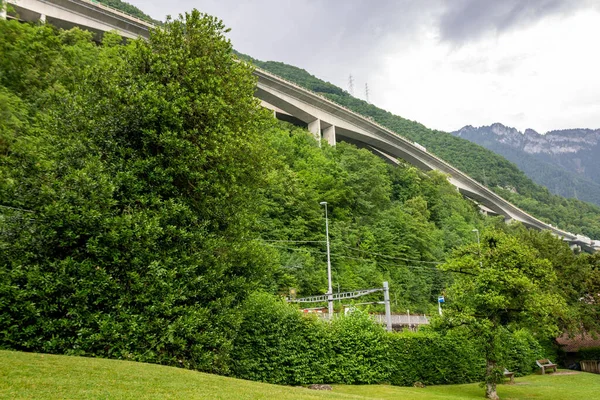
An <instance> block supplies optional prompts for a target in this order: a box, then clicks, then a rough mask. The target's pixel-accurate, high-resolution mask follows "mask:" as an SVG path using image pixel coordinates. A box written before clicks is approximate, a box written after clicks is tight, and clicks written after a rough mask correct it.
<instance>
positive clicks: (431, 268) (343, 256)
mask: <svg viewBox="0 0 600 400" xmlns="http://www.w3.org/2000/svg"><path fill="white" fill-rule="evenodd" d="M267 246H269V247H273V248H276V249H283V250H291V251H305V252H308V253H314V254H323V255H326V254H327V253H326V252H324V251H319V250H315V249H307V248H295V247H286V246H275V245H271V244H267ZM330 255H331V256H332V257H336V258H345V259H348V260H356V261H371V262H376V263H378V264H379V265H381V266H389V267H401V268H402V267H404V268H409V269H421V270H426V271H430V272H434V271H439V272H455V271H444V270H440V269H438V268H436V267H434V266H425V265H403V264H392V263H386V262H381V261H377V260H373V259H369V258H358V257H350V256H345V255H342V254H336V253H330Z"/></svg>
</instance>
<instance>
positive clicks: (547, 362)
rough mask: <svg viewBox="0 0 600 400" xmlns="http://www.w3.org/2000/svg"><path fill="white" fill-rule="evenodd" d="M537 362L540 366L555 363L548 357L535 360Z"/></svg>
mask: <svg viewBox="0 0 600 400" xmlns="http://www.w3.org/2000/svg"><path fill="white" fill-rule="evenodd" d="M535 363H536V364H537V365H539V366H540V367H541V366H543V365H554V363H553V362H552V361H550V360H548V359H547V358H544V359H541V360H535Z"/></svg>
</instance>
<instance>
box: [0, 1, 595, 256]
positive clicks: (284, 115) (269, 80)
mask: <svg viewBox="0 0 600 400" xmlns="http://www.w3.org/2000/svg"><path fill="white" fill-rule="evenodd" d="M7 2H8V3H9V4H10V5H11V6H13V8H14V9H15V10H16V12H17V14H18V18H19V19H21V20H24V21H41V22H50V23H52V24H53V25H56V26H58V27H62V28H65V29H68V28H71V27H73V26H78V27H81V28H83V29H88V30H91V31H93V32H96V33H99V34H100V33H102V32H106V31H109V30H114V31H117V32H118V33H119V34H121V35H122V36H123V37H127V38H137V37H143V38H148V37H149V30H150V28H153V25H152V24H150V23H148V22H146V21H142V20H140V19H138V18H136V17H134V16H131V15H128V14H126V13H123V12H121V11H119V10H115V9H112V8H110V7H107V6H104V5H102V4H99V3H97V2H96V1H91V0H8V1H7ZM4 16H6V14H5V13H4ZM0 17H2V13H0ZM8 17H9V18H10V17H11V15H9V16H8ZM14 17H17V16H16V15H15V16H13V18H14ZM254 74H255V75H256V76H257V78H258V83H257V88H256V97H257V98H259V99H260V100H261V102H262V104H263V106H265V107H267V108H269V109H271V110H273V111H274V115H275V116H276V117H278V118H281V119H284V120H294V121H297V122H300V123H302V124H305V125H306V126H307V128H308V129H309V131H311V132H312V133H313V134H314V135H315V137H316V138H317V140H319V141H320V140H324V141H327V142H328V143H330V144H331V145H335V143H336V142H338V141H348V142H351V143H354V144H356V145H358V146H362V147H367V148H369V149H371V150H372V151H373V152H375V153H376V154H379V155H380V156H382V157H384V158H385V159H387V160H388V161H389V162H393V163H397V162H398V161H397V159H399V158H400V159H403V160H405V161H407V162H408V163H410V164H412V165H414V166H416V167H417V168H420V169H421V170H424V171H430V170H437V171H441V172H442V173H444V174H446V175H447V176H448V179H449V181H450V183H452V184H453V185H454V186H455V187H456V188H457V189H458V190H459V191H460V193H462V194H463V195H464V196H466V197H468V198H470V199H472V200H474V201H475V202H477V203H478V204H479V205H480V207H481V208H482V209H483V210H485V211H486V212H488V213H491V214H497V215H502V216H504V217H505V219H506V220H507V221H510V220H516V221H520V222H522V223H523V224H524V225H525V226H527V227H530V228H534V229H539V230H550V231H551V232H553V233H554V234H555V235H556V236H558V237H561V238H563V239H564V240H565V241H568V242H569V243H570V245H571V246H573V247H577V246H578V247H581V248H582V249H583V250H585V251H589V252H591V251H596V250H600V241H595V240H591V239H590V238H588V237H586V236H582V235H576V234H573V233H570V232H566V231H563V230H561V229H558V228H556V227H554V226H552V225H549V224H546V223H544V222H542V221H540V220H539V219H537V218H535V217H533V216H531V215H529V214H528V213H526V212H525V211H523V210H521V209H519V208H518V207H516V206H514V205H513V204H511V203H510V202H508V201H507V200H505V199H503V198H502V197H500V196H499V195H497V194H496V193H494V192H492V191H491V190H490V189H488V188H487V187H485V186H483V185H481V184H480V183H479V182H477V181H475V180H474V179H472V178H471V177H469V176H468V175H467V174H465V173H463V172H461V171H459V170H458V169H456V168H454V167H453V166H451V165H450V164H448V163H447V162H445V161H443V160H441V159H440V158H438V157H436V156H435V155H433V154H431V153H429V152H428V151H427V149H426V148H425V147H423V146H421V145H419V144H418V143H415V142H412V141H410V140H408V139H406V138H404V137H402V136H400V135H398V134H397V133H395V132H392V131H391V130H389V129H387V128H386V127H384V126H382V125H379V124H377V123H376V122H375V121H373V120H372V119H369V118H366V117H364V116H361V115H359V114H357V113H355V112H353V111H351V110H350V109H348V108H346V107H343V106H341V105H339V104H337V103H334V102H332V101H331V100H328V99H327V98H325V97H323V96H321V95H319V94H317V93H314V92H311V91H309V90H307V89H305V88H302V87H300V86H298V85H296V84H294V83H292V82H289V81H287V80H285V79H283V78H281V77H278V76H276V75H273V74H271V73H269V72H267V71H263V70H261V69H256V70H255V72H254Z"/></svg>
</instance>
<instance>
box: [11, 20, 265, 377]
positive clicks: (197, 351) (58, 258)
mask: <svg viewBox="0 0 600 400" xmlns="http://www.w3.org/2000/svg"><path fill="white" fill-rule="evenodd" d="M0 32H1V34H0V35H1V36H0V37H1V39H0V46H2V50H0V51H1V52H2V57H0V63H2V64H1V65H2V73H0V83H1V84H2V85H3V86H5V87H6V88H7V91H9V92H12V94H8V93H6V91H5V90H2V91H0V96H1V98H2V99H7V103H6V104H5V103H3V105H2V107H0V110H1V112H2V113H3V114H6V115H7V116H8V117H10V118H8V119H7V120H3V121H2V122H0V134H1V135H2V138H0V143H1V144H0V146H2V148H3V152H2V154H1V155H0V177H1V178H2V179H1V182H0V185H1V186H0V188H1V189H2V190H1V192H0V199H1V200H2V204H3V205H4V206H8V207H13V208H20V209H25V210H30V211H32V213H29V212H26V211H18V210H13V211H14V212H13V211H10V213H11V214H9V213H8V212H4V211H3V212H2V219H0V223H1V224H2V225H1V227H0V228H1V229H2V233H3V234H2V235H1V236H0V248H2V251H1V252H0V346H2V347H8V348H13V349H21V350H29V351H43V352H51V353H70V354H85V355H95V356H104V357H112V358H127V359H133V360H138V361H149V362H157V363H164V364H171V365H178V366H184V367H188V368H194V369H200V370H207V371H215V372H224V371H226V370H227V368H228V365H229V364H228V357H229V356H228V354H229V351H230V349H231V341H232V337H233V335H234V333H235V331H236V328H237V324H238V321H239V319H238V315H237V312H236V308H237V305H238V304H240V303H241V301H242V300H243V299H244V298H245V297H246V295H247V294H248V292H249V291H250V290H251V289H254V288H255V287H256V286H259V285H262V284H263V282H264V281H265V280H270V276H271V265H272V262H273V260H272V259H271V258H270V254H271V253H270V252H269V251H268V249H264V248H263V247H261V246H259V245H258V244H257V243H255V242H253V241H249V240H248V239H249V238H252V237H253V236H254V235H253V232H254V230H255V229H256V220H257V217H258V212H259V211H260V207H258V206H257V205H258V204H259V203H260V197H257V196H255V195H254V194H255V193H256V191H257V190H258V189H259V188H261V187H262V186H263V185H264V184H266V182H265V181H264V179H263V176H264V175H265V172H266V171H267V170H268V169H269V163H268V155H269V151H268V149H267V148H266V147H265V141H264V140H263V132H264V130H265V127H268V126H270V118H269V115H268V113H266V112H264V111H262V110H261V109H260V107H259V104H258V101H257V100H256V99H255V98H254V96H253V94H254V88H255V78H254V77H253V76H252V73H251V72H252V71H251V67H250V66H248V65H247V64H245V63H239V62H236V61H235V60H234V58H233V57H232V53H231V52H232V49H231V44H230V42H229V41H228V40H227V39H226V38H225V32H226V29H225V27H224V26H223V24H222V22H221V21H219V20H217V19H216V18H213V17H210V16H206V15H203V14H201V13H199V12H198V11H193V12H191V13H190V14H186V15H185V16H184V17H181V18H180V19H177V20H174V21H169V22H168V23H167V24H166V25H165V26H164V27H163V28H162V29H159V30H156V31H154V32H152V34H151V37H150V40H149V41H147V42H145V41H142V40H139V41H132V42H129V43H128V44H126V45H123V44H121V43H120V41H118V42H117V41H115V40H114V37H112V36H110V35H108V36H107V38H106V40H105V42H104V43H103V45H102V46H96V45H94V44H93V42H91V36H90V35H88V34H80V33H81V31H78V30H75V31H67V32H59V31H56V30H54V29H52V28H51V27H47V26H30V25H21V24H19V23H18V22H11V21H8V22H7V21H0ZM36 48H39V50H38V51H37V52H36V51H35V49H36ZM23 53H25V54H23ZM21 55H23V56H24V57H23V58H22V61H18V60H20V59H21ZM62 67H65V68H66V69H65V70H64V71H63V68H62ZM28 83H32V84H33V85H32V86H28ZM15 96H18V97H20V98H21V99H22V101H23V102H25V103H26V106H24V107H23V108H24V110H25V111H28V110H30V112H25V113H24V115H23V116H21V114H22V113H18V112H16V111H15V109H16V108H19V107H20V106H19V102H18V101H17V100H16V99H15V98H14V97H15ZM41 99H43V101H41ZM22 119H25V121H26V122H27V124H25V126H21V125H23V124H21V125H20V121H21V120H22ZM13 127H15V128H17V129H12V128H13ZM19 127H21V128H22V129H21V128H19ZM7 147H8V149H7ZM10 210H12V209H10ZM15 213H16V214H15Z"/></svg>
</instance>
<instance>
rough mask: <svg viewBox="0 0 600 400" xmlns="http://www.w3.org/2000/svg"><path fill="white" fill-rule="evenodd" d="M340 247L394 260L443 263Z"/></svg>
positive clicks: (441, 262)
mask: <svg viewBox="0 0 600 400" xmlns="http://www.w3.org/2000/svg"><path fill="white" fill-rule="evenodd" d="M342 247H345V248H348V249H350V250H354V251H359V252H361V253H366V254H372V255H374V256H377V257H384V258H390V259H394V260H401V261H409V262H420V263H424V264H444V262H443V261H424V260H415V259H411V258H404V257H394V256H388V255H385V254H380V253H373V252H370V251H366V250H362V249H357V248H354V247H351V246H345V245H342Z"/></svg>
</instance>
